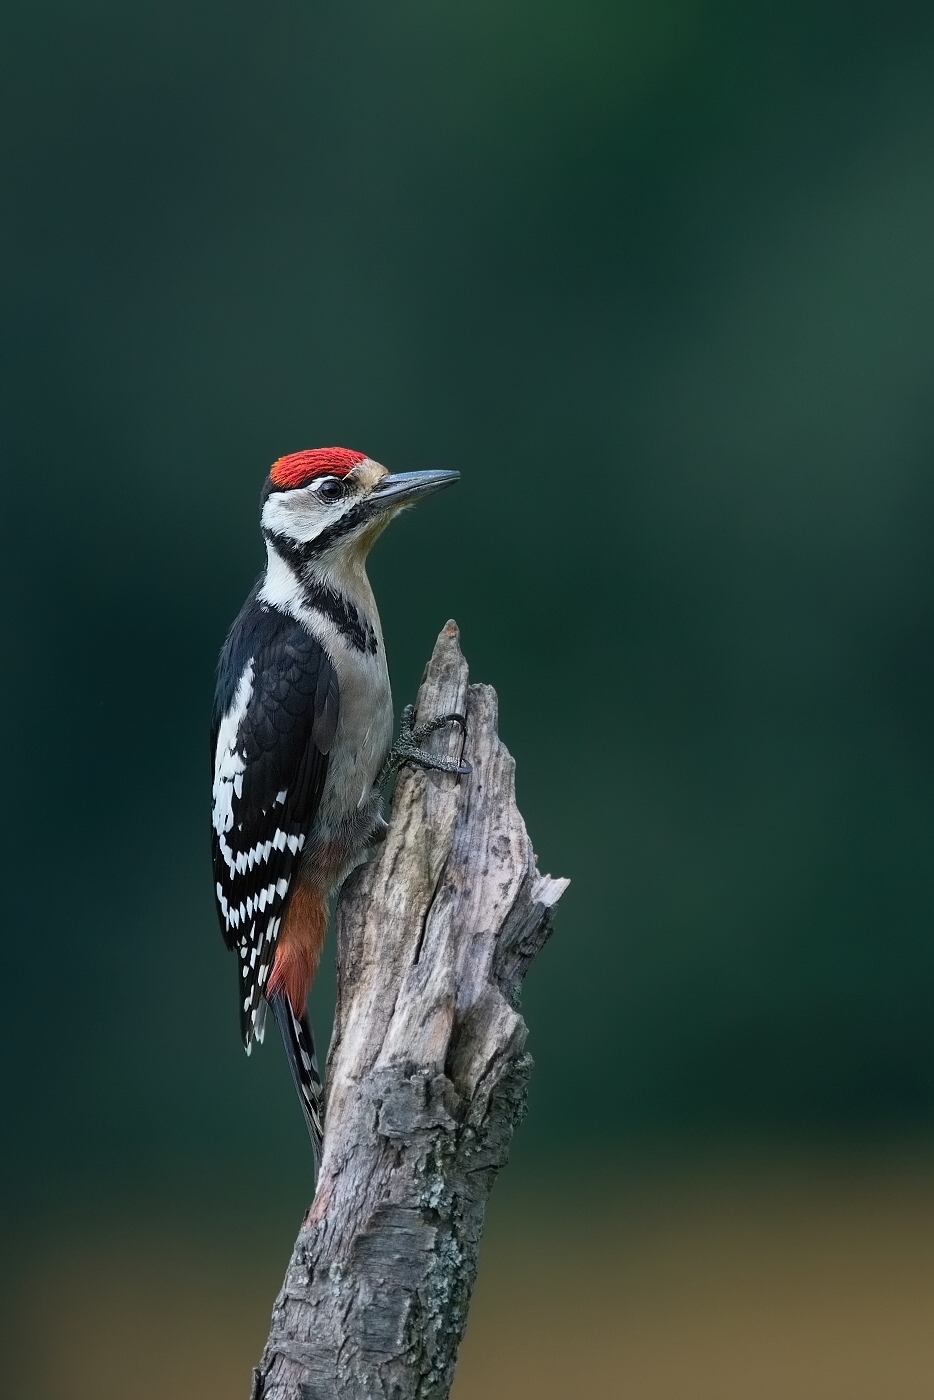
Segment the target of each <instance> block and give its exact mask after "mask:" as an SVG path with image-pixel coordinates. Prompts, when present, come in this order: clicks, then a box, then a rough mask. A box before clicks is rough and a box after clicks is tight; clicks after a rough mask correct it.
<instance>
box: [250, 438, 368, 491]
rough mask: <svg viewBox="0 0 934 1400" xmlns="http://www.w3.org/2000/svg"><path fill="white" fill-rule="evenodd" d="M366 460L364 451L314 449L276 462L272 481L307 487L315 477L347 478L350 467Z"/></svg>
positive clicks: (292, 453)
mask: <svg viewBox="0 0 934 1400" xmlns="http://www.w3.org/2000/svg"><path fill="white" fill-rule="evenodd" d="M365 460H366V453H365V452H352V451H351V450H350V448H349V447H313V448H311V449H310V450H309V451H307V452H290V453H289V455H288V456H287V457H280V458H279V459H278V461H275V462H273V464H272V467H271V468H270V471H269V480H270V481H271V482H272V484H273V486H281V487H289V486H304V485H305V483H306V482H308V481H312V480H314V478H315V477H316V476H346V475H347V473H348V472H349V471H350V469H351V467H355V466H356V465H357V463H358V462H363V461H365Z"/></svg>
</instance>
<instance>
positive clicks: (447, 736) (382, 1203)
mask: <svg viewBox="0 0 934 1400" xmlns="http://www.w3.org/2000/svg"><path fill="white" fill-rule="evenodd" d="M451 712H460V713H461V714H465V715H466V716H467V730H466V735H462V734H460V732H459V731H458V730H457V729H456V727H453V726H452V727H450V728H448V729H445V730H442V731H440V732H438V733H437V734H435V735H432V737H431V739H430V740H429V741H428V747H429V749H430V751H431V752H433V753H435V754H437V755H442V754H443V755H445V756H447V757H451V758H460V757H461V754H463V757H464V758H466V759H467V761H468V762H469V763H471V764H472V765H473V772H472V774H471V775H470V776H464V777H457V776H452V775H449V774H442V773H425V772H421V771H413V770H411V769H404V770H403V771H402V773H400V775H399V778H398V780H397V782H396V788H395V793H394V797H393V804H392V818H391V823H390V829H389V834H388V836H387V839H386V842H385V844H384V846H383V847H382V849H381V851H380V852H379V855H378V858H377V859H376V860H374V861H372V862H371V863H370V864H368V865H365V866H363V867H361V868H360V869H359V870H357V871H355V872H354V874H353V875H352V876H351V877H350V879H349V880H348V881H347V884H346V885H345V887H344V891H343V893H342V895H341V899H340V903H339V906H338V910H337V949H338V953H337V1010H336V1013H335V1022H334V1033H333V1036H332V1040H331V1047H330V1051H329V1054H328V1074H327V1081H328V1090H327V1122H326V1131H325V1140H324V1156H323V1160H322V1163H321V1174H320V1178H319V1181H318V1188H317V1192H316V1194H315V1199H314V1201H313V1203H312V1206H311V1209H310V1211H309V1213H308V1215H307V1216H306V1218H305V1221H304V1223H303V1225H302V1228H301V1231H300V1232H299V1236H298V1239H297V1240H296V1242H295V1248H294V1251H293V1254H292V1259H291V1261H290V1264H289V1268H288V1272H287V1274H286V1278H285V1283H284V1284H283V1287H282V1291H281V1293H280V1294H279V1297H278V1299H277V1300H276V1305H275V1309H274V1311H273V1318H272V1329H271V1331H270V1335H269V1340H268V1341H267V1343H266V1349H265V1351H264V1353H263V1357H262V1361H261V1362H260V1365H259V1366H258V1368H257V1369H256V1370H255V1371H254V1373H253V1391H252V1400H337V1397H340V1398H341V1400H377V1398H378V1400H382V1398H383V1397H385V1400H409V1397H416V1396H417V1397H426V1398H427V1397H431V1400H435V1397H438V1398H439V1400H440V1398H441V1397H444V1396H446V1395H447V1394H448V1391H449V1389H450V1385H451V1380H452V1377H453V1374H454V1363H455V1360H456V1357H457V1348H458V1344H459V1342H460V1339H461V1336H462V1334H463V1330H464V1325H465V1323H466V1320H467V1307H468V1304H469V1301H470V1294H471V1290H472V1288H473V1282H474V1277H475V1275H476V1269H477V1254H478V1250H479V1246H480V1237H481V1234H482V1231H483V1216H484V1211H485V1209H486V1202H487V1198H488V1196H489V1193H490V1189H491V1187H492V1185H493V1181H494V1178H495V1176H496V1173H497V1172H498V1171H499V1169H500V1167H502V1166H503V1165H504V1163H505V1161H506V1159H507V1156H508V1152H509V1143H510V1140H511V1138H512V1134H513V1130H514V1128H515V1126H516V1124H517V1123H518V1121H519V1119H520V1118H521V1117H522V1114H523V1112H524V1109H525V1095H526V1087H527V1083H528V1077H529V1072H530V1069H531V1060H530V1058H529V1056H528V1055H527V1054H526V1052H525V1041H526V1027H525V1023H524V1021H523V1020H522V1017H521V1016H520V1014H519V1011H518V1002H519V991H520V987H521V983H522V979H523V977H524V976H525V973H526V971H527V969H528V966H529V964H530V963H531V961H532V959H533V957H534V956H535V954H536V953H537V952H538V951H539V949H540V948H541V947H542V945H543V944H544V942H545V940H546V939H547V937H548V934H549V932H550V928H551V918H552V913H553V910H554V906H555V905H556V903H557V901H558V899H559V898H560V896H561V894H562V893H563V892H564V889H565V888H566V885H567V881H566V880H559V879H552V878H551V876H548V875H539V873H538V871H537V869H536V864H535V856H534V854H533V852H532V847H531V844H530V842H529V838H528V835H527V834H526V830H525V824H524V822H523V820H522V818H521V816H520V815H519V811H518V809H517V807H516V803H515V785H514V776H515V765H514V763H513V760H512V758H511V757H510V756H509V754H508V752H507V751H506V749H505V747H504V746H503V744H502V743H501V742H500V740H499V737H498V735H497V732H496V720H497V702H496V693H495V691H494V690H493V689H492V688H491V687H490V686H485V685H470V684H468V676H467V664H466V662H465V661H464V658H463V656H462V654H461V650H460V645H459V637H458V631H457V627H456V625H455V624H454V623H453V622H449V623H448V624H447V626H446V627H445V628H444V630H443V631H442V632H441V635H440V636H439V638H438V641H437V643H436V645H435V649H434V653H433V655H432V658H431V661H430V662H429V664H428V667H427V669H426V672H425V677H424V679H423V681H422V685H421V688H420V690H419V694H418V704H417V711H416V723H417V724H418V723H422V722H424V721H425V720H426V719H429V718H431V717H432V716H434V715H438V714H448V713H451Z"/></svg>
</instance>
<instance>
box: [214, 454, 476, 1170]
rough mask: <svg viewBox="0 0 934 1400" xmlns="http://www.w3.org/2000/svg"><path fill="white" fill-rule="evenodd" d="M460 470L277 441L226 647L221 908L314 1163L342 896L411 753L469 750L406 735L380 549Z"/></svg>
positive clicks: (249, 998)
mask: <svg viewBox="0 0 934 1400" xmlns="http://www.w3.org/2000/svg"><path fill="white" fill-rule="evenodd" d="M457 477H458V473H457V472H451V471H422V472H405V473H402V474H400V475H390V473H389V472H388V471H387V470H386V468H385V467H383V466H380V464H379V463H378V462H374V461H372V460H371V459H370V458H369V457H366V456H365V455H364V454H363V453H362V452H351V451H350V450H349V449H348V448H345V447H322V448H317V449H315V450H313V451H309V452H295V453H293V454H292V455H290V456H287V457H280V458H279V460H278V461H277V462H275V463H274V464H273V466H272V469H271V470H270V472H269V475H268V477H267V478H266V483H265V485H264V487H263V491H262V496H261V500H260V519H261V525H262V531H263V536H264V538H265V541H266V552H267V561H266V568H265V571H264V572H263V574H262V575H261V577H260V578H259V579H258V580H257V583H256V585H255V587H254V588H253V591H252V592H251V593H250V595H249V597H248V598H247V600H246V603H245V604H244V605H243V608H242V609H241V612H240V615H239V616H238V618H237V620H236V621H235V622H234V624H233V627H232V628H231V630H230V634H229V636H228V638H227V641H226V643H225V644H224V647H223V650H222V651H221V655H220V661H219V664H218V674H217V689H216V693H215V698H214V714H213V723H212V736H211V748H212V753H213V758H214V788H213V799H214V801H213V813H212V827H213V836H212V850H213V861H214V882H215V885H214V888H215V894H216V897H217V912H218V917H219V919H220V924H221V930H222V932H223V935H224V940H225V942H226V944H227V947H228V948H230V949H231V950H233V951H235V952H236V954H237V961H238V965H239V977H238V982H239V1001H240V1028H241V1031H242V1034H243V1043H244V1046H245V1048H246V1051H247V1054H249V1053H250V1050H251V1049H252V1046H253V1042H254V1041H262V1039H263V1030H264V1022H265V1016H266V1009H267V1007H271V1008H272V1010H273V1013H274V1014H275V1017H276V1020H277V1021H278V1023H279V1029H280V1031H281V1033H282V1038H283V1041H284V1044H285V1049H286V1055H287V1057H288V1061H289V1066H290V1068H291V1071H292V1077H293V1079H294V1081H295V1087H296V1090H297V1092H298V1095H299V1099H300V1102H301V1105H302V1110H303V1112H304V1115H305V1121H306V1124H307V1127H308V1132H309V1135H310V1137H311V1143H312V1150H313V1152H314V1158H315V1169H316V1170H317V1167H318V1164H319V1161H320V1153H321V1143H322V1132H323V1097H322V1095H323V1090H322V1085H321V1078H320V1075H319V1073H318V1067H317V1063H316V1061H315V1051H314V1041H313V1039H312V1034H311V1029H310V1026H309V1024H308V1019H307V1015H306V1010H305V1003H306V999H307V996H308V992H309V990H310V988H311V984H312V981H313V980H314V976H315V973H316V971H317V968H318V961H319V958H320V956H321V948H322V945H323V943H324V935H325V930H326V928H327V921H328V900H329V898H330V896H331V895H332V893H333V892H334V891H335V890H336V889H337V888H338V887H339V886H340V884H341V883H342V881H343V880H344V879H345V878H346V876H347V875H348V873H349V872H350V870H351V869H353V867H354V866H355V865H357V864H358V863H359V862H360V860H361V859H362V858H363V857H364V856H365V855H366V854H367V852H368V850H369V849H370V848H371V847H373V846H374V845H375V843H377V842H378V841H379V840H380V839H381V838H382V837H383V836H384V835H385V832H386V823H385V821H384V819H383V815H382V811H381V805H382V804H381V798H382V789H383V786H384V784H385V782H386V781H387V780H388V778H389V777H390V776H391V774H392V773H393V772H394V771H395V769H396V768H398V767H399V766H400V764H402V763H406V762H413V763H417V764H421V765H422V766H424V767H433V768H440V769H441V770H442V771H445V772H469V771H470V770H469V765H466V764H455V763H450V762H448V761H446V760H435V759H433V758H431V757H430V756H429V755H428V754H427V753H426V752H425V751H424V750H423V749H422V748H421V747H420V745H421V743H422V741H423V739H424V738H425V736H426V735H427V734H428V733H430V732H431V731H432V730H433V729H436V728H438V727H440V726H441V725H443V724H446V723H450V722H460V723H461V725H463V718H462V717H461V716H459V715H443V716H440V717H438V718H437V719H435V720H433V721H431V722H430V723H429V724H427V725H424V726H422V728H421V729H418V730H413V729H412V725H411V710H410V709H407V710H406V712H405V713H404V715H403V731H402V734H401V736H400V739H399V740H398V741H397V743H396V745H395V746H394V747H392V730H393V711H392V696H391V693H390V689H389V672H388V670H387V666H386V652H385V648H384V645H383V634H382V629H381V627H380V621H379V614H378V613H377V611H376V601H375V599H374V597H373V592H372V589H371V588H370V583H369V579H368V578H367V575H366V557H367V554H368V553H369V550H370V548H371V546H372V545H373V543H374V541H375V540H376V539H377V537H378V536H379V535H380V534H381V533H382V531H383V530H384V529H385V527H386V525H387V524H388V523H389V521H390V519H391V518H392V516H393V515H395V514H396V513H397V511H399V510H400V509H401V508H402V507H404V506H407V505H410V504H411V503H412V502H413V501H415V500H417V499H418V498H419V497H421V496H425V495H427V494H428V493H429V492H432V491H437V490H438V489H439V488H440V487H443V486H448V485H450V484H451V483H452V482H454V481H456V480H457Z"/></svg>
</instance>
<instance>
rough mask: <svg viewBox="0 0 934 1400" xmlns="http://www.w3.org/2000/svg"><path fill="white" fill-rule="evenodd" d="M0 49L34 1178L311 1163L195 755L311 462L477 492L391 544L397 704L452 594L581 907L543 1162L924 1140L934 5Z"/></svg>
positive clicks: (55, 1189) (250, 1187)
mask: <svg viewBox="0 0 934 1400" xmlns="http://www.w3.org/2000/svg"><path fill="white" fill-rule="evenodd" d="M4 30H5V35H4V42H3V51H2V58H0V107H2V119H3V152H2V172H0V173H2V195H0V297H2V317H0V321H2V329H0V335H2V351H0V354H2V369H0V374H2V380H0V383H2V405H0V432H2V447H3V458H2V460H3V464H4V491H3V510H2V516H3V521H2V530H3V541H2V561H3V569H4V572H5V578H6V584H5V590H4V594H5V607H4V614H3V617H4V649H3V650H4V677H5V683H4V686H3V730H2V732H3V735H4V745H3V756H4V767H3V786H4V802H3V810H4V819H5V820H4V828H5V829H4V836H3V843H2V849H3V854H4V879H3V890H4V920H3V927H4V933H3V950H4V957H3V985H4V988H5V996H4V1002H5V1014H4V1045H5V1050H4V1054H3V1056H2V1059H0V1083H2V1094H3V1104H4V1109H3V1122H4V1128H5V1132H4V1139H5V1146H4V1151H3V1154H2V1163H3V1165H2V1173H3V1176H4V1177H5V1178H6V1191H5V1199H6V1201H7V1203H8V1206H9V1208H10V1209H15V1210H18V1209H20V1208H21V1206H22V1203H23V1202H24V1201H25V1202H27V1203H30V1202H31V1203H32V1206H33V1207H34V1208H35V1209H37V1210H40V1211H42V1210H44V1209H45V1208H46V1206H47V1205H48V1203H49V1202H50V1201H52V1200H55V1201H56V1202H57V1203H58V1205H59V1206H61V1205H62V1203H65V1208H66V1209H67V1208H68V1203H69V1202H75V1203H76V1202H78V1201H79V1199H82V1198H83V1197H84V1196H85V1195H87V1193H91V1194H92V1195H94V1194H97V1193H99V1192H107V1193H110V1194H113V1193H115V1192H116V1193H124V1192H128V1193H130V1194H131V1195H132V1194H136V1195H138V1194H139V1193H140V1192H142V1193H143V1194H144V1195H145V1196H147V1197H153V1198H154V1197H156V1196H158V1195H159V1194H160V1193H161V1194H162V1195H163V1196H166V1197H167V1196H169V1195H173V1194H175V1195H177V1194H179V1193H181V1194H182V1195H183V1196H190V1197H194V1196H196V1195H198V1194H199V1193H203V1192H204V1191H206V1190H209V1189H217V1190H221V1189H223V1191H224V1192H230V1193H231V1194H232V1195H233V1196H235V1197H236V1198H237V1199H238V1201H239V1202H240V1206H239V1209H240V1210H242V1211H243V1212H244V1213H245V1214H246V1215H250V1216H251V1218H252V1216H255V1217H256V1218H260V1217H261V1216H262V1212H263V1209H264V1203H265V1201H266V1199H267V1198H268V1194H269V1192H270V1191H271V1190H272V1189H273V1187H274V1186H276V1184H277V1183H278V1184H279V1187H278V1189H280V1190H281V1189H282V1183H285V1189H286V1191H287V1193H288V1194H289V1199H290V1200H291V1201H292V1202H293V1205H294V1208H295V1209H296V1210H297V1209H298V1208H299V1207H300V1204H301V1202H302V1200H303V1198H304V1197H305V1196H306V1194H307V1186H308V1158H307V1149H306V1145H305V1143H304V1142H303V1130H302V1125H301V1121H300V1116H299V1114H298V1111H297V1108H296V1106H295V1104H294V1102H293V1101H292V1094H291V1089H290V1087H289V1084H288V1081H287V1076H286V1071H285V1067H284V1063H283V1060H282V1057H281V1053H280V1051H279V1048H278V1046H275V1045H274V1046H267V1047H266V1049H265V1050H264V1051H263V1053H262V1054H260V1055H259V1056H254V1057H253V1059H252V1060H251V1061H250V1062H247V1061H246V1060H245V1059H244V1057H243V1054H242V1051H241V1050H240V1049H239V1047H238V1038H237V1017H236V1008H235V1004H234V1003H235V995H236V994H235V977H234V967H233V965H232V963H231V961H230V960H229V958H228V957H227V955H226V954H225V953H224V950H223V948H222V945H221V941H220V936H219V933H218V930H217V928H216V924H215V919H214V913H213V908H212V897H211V881H210V874H209V869H208V845H207V829H208V826H207V823H208V755H207V728H208V713H209V707H210V701H211V691H212V681H213V667H214V660H215V657H216V654H217V650H218V648H219V646H220V643H221V641H222V639H223V636H224V633H225V630H226V628H227V626H228V624H229V622H230V620H231V619H232V617H233V616H234V614H235V612H236V610H237V608H238V607H239V604H240V602H241V599H242V597H243V595H244V594H245V592H246V590H247V589H248V587H249V585H250V583H251V581H252V578H253V576H254V574H255V573H256V571H257V570H258V568H259V567H260V563H261V547H260V539H259V534H258V530H257V499H258V493H259V488H260V485H261V482H262V479H263V476H264V474H265V472H266V470H267V468H268V465H269V463H270V462H271V461H272V459H273V458H274V457H276V456H278V455H279V454H281V453H284V452H289V451H293V450H296V449H298V448H301V447H307V446H314V445H319V444H330V443H341V444H345V445H348V446H351V447H355V448H360V449H363V450H365V451H367V452H369V453H370V454H372V455H373V456H374V457H376V458H378V459H379V460H380V461H383V462H385V463H386V464H387V465H389V466H390V467H391V468H394V469H399V470H410V469H414V468H419V467H434V466H440V467H456V468H458V469H459V470H460V471H461V472H462V474H463V480H462V482H461V484H460V486H459V487H458V488H457V489H456V491H453V492H449V493H447V494H446V495H445V496H444V497H440V498H439V499H438V500H436V501H432V502H430V503H429V504H426V505H425V506H423V507H422V508H420V509H419V510H418V511H417V512H415V513H414V514H412V515H409V516H407V517H406V518H405V520H403V521H402V522H400V523H399V524H398V525H396V526H394V527H393V529H392V531H391V532H390V533H389V535H388V536H387V537H386V538H385V539H384V540H383V541H382V542H381V543H380V545H379V547H378V549H377V552H376V555H375V557H374V559H373V567H372V574H373V578H374V584H375V587H376V590H377V594H378V596H379V599H380V603H381V607H382V612H383V618H384V622H385V628H386V634H387V639H388V645H389V649H390V655H391V659H392V665H393V673H394V681H395V687H396V695H397V702H398V704H399V705H400V706H401V704H402V703H404V701H405V700H407V699H408V698H410V697H411V696H412V694H413V692H414V688H415V686H416V684H417V681H418V677H419V674H420V668H421V665H422V663H423V661H424V659H425V658H426V657H427V655H428V652H429V650H430V647H431V644H432V642H433V639H434V636H435V633H436V632H437V630H438V629H439V627H440V626H441V625H442V624H443V622H444V621H445V619H446V618H447V617H448V616H451V615H453V616H455V617H456V618H457V619H458V621H459V622H460V624H461V627H462V631H463V637H464V644H465V648H466V651H467V655H468V658H469V660H470V662H471V665H472V668H473V674H474V676H475V678H477V679H482V680H487V681H490V682H492V683H493V684H495V685H496V687H497V689H498V691H499V694H500V700H501V718H502V732H503V735H504V737H505V739H506V741H507V743H508V744H509V746H510V748H511V749H512V750H513V752H514V753H515V755H516V758H517V761H518V786H519V798H520V804H521V806H522V809H523V812H524V814H525V816H526V819H527V822H528V825H529V829H530V832H531V835H532V837H533V840H534V842H535V845H536V849H537V850H538V852H539V854H540V858H541V863H542V867H543V869H547V870H550V871H552V872H553V873H554V874H562V875H568V876H570V877H571V878H572V881H573V883H572V887H571V890H570V892H569V894H568V895H567V897H566V899H565V901H564V903H563V904H562V907H561V912H560V916H559V918H558V921H557V928H556V934H555V937H554V939H553V941H552V943H551V945H550V946H549V947H548V949H547V950H546V951H545V953H544V954H543V956H542V958H541V960H540V962H539V964H538V965H537V966H536V967H535V968H534V970H533V972H532V974H531V976H530V978H529V982H528V988H527V995H526V1000H525V1009H526V1013H527V1018H528V1020H529V1023H530V1026H531V1048H532V1050H533V1052H534V1054H535V1058H536V1061H537V1070H536V1075H535V1079H534V1084H533V1093H532V1111H531V1114H530V1118H529V1120H528V1122H527V1123H526V1125H525V1126H524V1128H523V1129H522V1132H521V1134H520V1138H519V1140H518V1142H517V1168H516V1170H532V1169H533V1166H534V1167H536V1168H537V1167H538V1166H540V1165H541V1164H542V1163H546V1164H547V1163H548V1162H549V1161H550V1162H553V1163H556V1164H557V1163H558V1162H559V1161H564V1160H566V1159H567V1156H568V1154H572V1155H575V1154H576V1155H578V1156H579V1159H580V1160H581V1161H583V1160H587V1159H589V1158H590V1157H591V1155H592V1154H595V1153H599V1154H603V1153H606V1152H613V1153H615V1152H616V1151H618V1150H619V1149H620V1148H622V1147H624V1146H625V1147H632V1146H633V1145H636V1146H638V1145H639V1144H645V1143H649V1142H656V1141H658V1140H659V1139H661V1140H667V1141H671V1140H674V1141H683V1140H688V1139H692V1138H695V1137H698V1136H699V1137H703V1138H707V1139H709V1138H711V1137H713V1138H715V1139H716V1138H718V1137H724V1136H725V1137H727V1138H733V1137H736V1136H737V1135H739V1136H743V1135H749V1134H752V1135H762V1134H765V1135H767V1136H777V1137H786V1138H792V1137H799V1138H800V1137H802V1136H804V1137H809V1136H812V1137H813V1136H824V1135H827V1134H828V1133H830V1134H835V1135H838V1136H839V1135H840V1134H842V1135H844V1136H851V1135H856V1136H865V1135H867V1134H869V1135H878V1134H880V1133H882V1134H886V1133H904V1132H906V1131H908V1132H912V1133H917V1132H922V1133H926V1132H927V1131H928V1130H929V1129H930V1128H931V1127H932V1126H934V941H932V937H931V916H932V895H934V883H932V854H934V851H932V836H934V800H932V799H934V743H932V726H931V715H932V701H934V567H932V549H931V534H932V526H934V474H932V456H934V392H932V372H934V81H932V79H934V12H932V11H931V9H930V7H929V6H921V5H904V4H903V5H900V4H898V3H888V4H885V5H882V4H875V5H871V4H856V3H853V4H843V3H840V4H833V3H827V0H808V3H800V4H795V3H789V2H788V0H784V2H783V3H767V2H766V3H762V4H758V5H749V4H739V3H726V2H725V0H724V2H723V3H718V2H717V0H706V3H700V2H698V3H688V0H684V2H683V3H668V2H666V0H662V2H661V3H659V2H658V0H656V3H648V0H644V3H637V4H633V3H629V4H607V3H581V0H577V3H570V0H539V2H538V3H535V4H533V3H530V0H495V3H492V2H491V3H476V4H471V5H467V4H463V3H455V4H430V3H426V2H425V0H422V2H421V3H420V2H419V0H405V2H404V3H401V4H393V5H388V4H386V3H385V0H379V3H376V0H374V2H373V3H358V2H357V0H352V2H351V3H348V0H341V3H332V4H310V3H298V2H297V0H263V3H262V4H260V3H253V4H248V3H231V4H227V5H224V6H217V7H211V6H208V5H205V4H190V3H189V4H177V3H176V4H172V3H168V4H167V3H158V4H156V3H135V4H133V5H131V6H127V5H125V4H116V3H96V4H94V3H89V4H82V5H77V4H66V3H63V0H47V2H45V3H44V0H31V2H30V3H29V4H28V5H26V4H25V3H23V4H18V5H15V6H14V7H12V8H11V9H9V10H8V11H7V14H6V19H5V23H4ZM329 978H330V968H329V967H327V968H326V971H325V974H324V980H325V981H329ZM329 995H330V993H329V991H328V989H327V988H326V987H323V988H322V989H321V990H320V991H318V992H316V998H315V1000H316V1017H317V1020H318V1023H319V1035H320V1036H322V1038H323V1036H324V1033H325V1030H326V1027H325V1024H324V1022H325V1020H326V1016H327V1005H328V997H329ZM523 1164H524V1166H523ZM75 1208H76V1209H77V1205H75Z"/></svg>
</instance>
